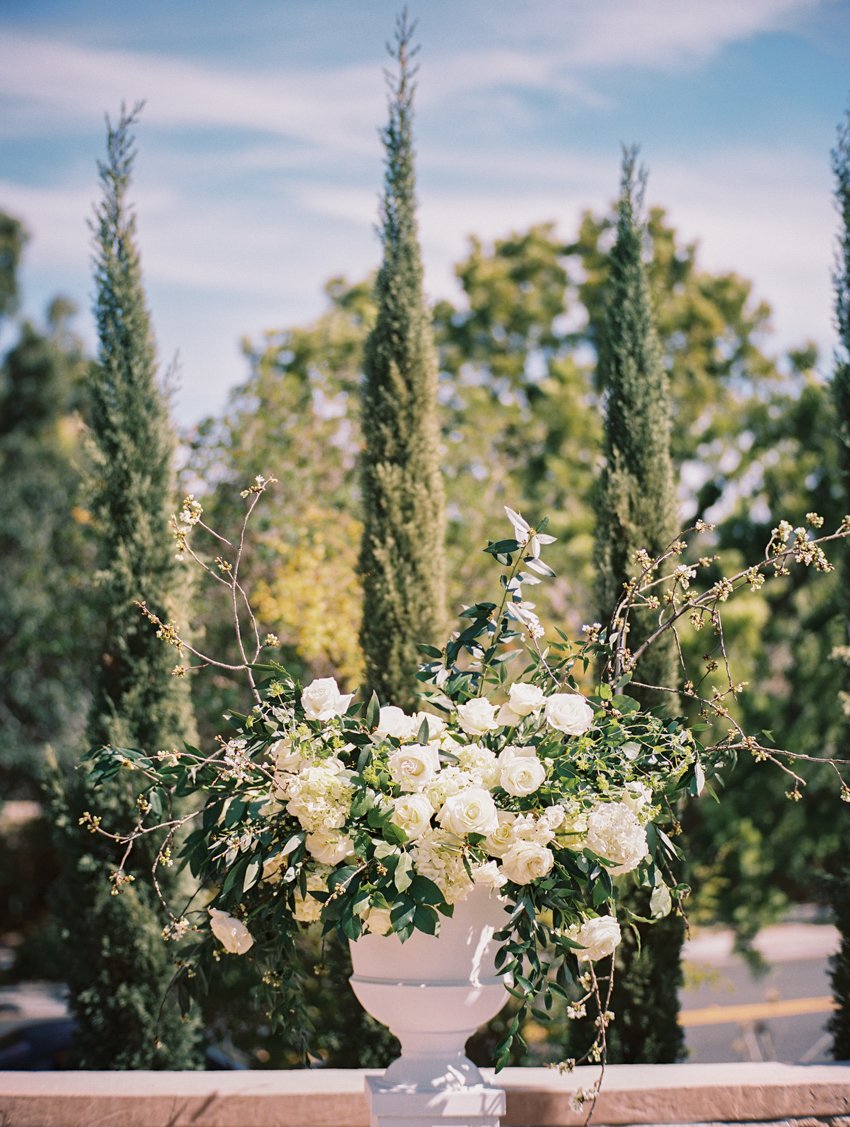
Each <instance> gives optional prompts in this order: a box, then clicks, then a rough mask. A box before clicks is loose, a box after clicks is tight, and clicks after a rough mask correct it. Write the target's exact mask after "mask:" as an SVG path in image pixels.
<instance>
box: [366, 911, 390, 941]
mask: <svg viewBox="0 0 850 1127" xmlns="http://www.w3.org/2000/svg"><path fill="white" fill-rule="evenodd" d="M363 924H364V926H365V928H366V930H367V931H368V932H370V933H371V934H372V935H389V933H390V932H391V931H392V929H393V924H392V920H391V919H390V910H389V908H370V909H369V911H368V912H367V913H366V915H365V916H364V917H363Z"/></svg>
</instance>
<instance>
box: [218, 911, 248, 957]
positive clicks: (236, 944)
mask: <svg viewBox="0 0 850 1127" xmlns="http://www.w3.org/2000/svg"><path fill="white" fill-rule="evenodd" d="M209 913H210V930H211V931H212V933H213V935H214V936H215V937H216V939H217V940H218V941H219V943H220V944H221V945H222V947H223V948H224V949H225V951H228V952H229V953H230V954H231V955H244V954H245V952H246V951H250V949H251V948H252V947H253V946H254V937H253V936H252V935H251V933H250V931H249V930H248V929H247V927H245V925H244V924H243V923H242V921H241V920H237V919H234V917H233V916H229V915H228V914H227V912H222V911H221V910H220V909H218V908H210V909H209Z"/></svg>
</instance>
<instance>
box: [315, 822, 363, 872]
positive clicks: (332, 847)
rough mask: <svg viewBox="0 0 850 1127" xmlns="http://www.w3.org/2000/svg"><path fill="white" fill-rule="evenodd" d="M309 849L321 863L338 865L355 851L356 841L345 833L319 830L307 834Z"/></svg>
mask: <svg viewBox="0 0 850 1127" xmlns="http://www.w3.org/2000/svg"><path fill="white" fill-rule="evenodd" d="M306 845H307V851H308V853H309V854H310V855H311V857H313V858H315V860H316V861H318V862H319V864H320V865H338V864H339V862H340V861H343V860H344V859H345V858H346V857H350V856H351V854H352V853H353V852H354V843H353V842H352V840H351V838H350V837H346V836H345V835H344V834H338V833H333V832H328V831H326V830H318V831H317V832H316V833H312V834H307V840H306Z"/></svg>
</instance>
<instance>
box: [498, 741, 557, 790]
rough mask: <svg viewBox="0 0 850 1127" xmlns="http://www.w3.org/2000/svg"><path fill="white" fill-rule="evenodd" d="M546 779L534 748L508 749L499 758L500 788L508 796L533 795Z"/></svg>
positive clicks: (543, 768)
mask: <svg viewBox="0 0 850 1127" xmlns="http://www.w3.org/2000/svg"><path fill="white" fill-rule="evenodd" d="M545 778H546V768H545V767H544V766H543V764H542V763H541V762H540V760H539V759H538V758H537V753H536V752H535V750H534V748H533V747H506V748H505V749H504V751H503V752H502V753H501V755H500V756H499V786H500V787H501V788H502V790H504V791H507V793H508V794H512V795H515V796H517V797H519V796H522V795H526V794H533V793H534V792H535V791H536V790H537V789H538V787H539V786H540V784H541V783H542V782H543V780H544V779H545Z"/></svg>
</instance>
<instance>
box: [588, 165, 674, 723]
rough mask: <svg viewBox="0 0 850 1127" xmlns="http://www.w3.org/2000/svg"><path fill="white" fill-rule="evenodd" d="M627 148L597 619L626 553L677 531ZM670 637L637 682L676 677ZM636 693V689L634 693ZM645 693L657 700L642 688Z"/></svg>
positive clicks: (662, 542)
mask: <svg viewBox="0 0 850 1127" xmlns="http://www.w3.org/2000/svg"><path fill="white" fill-rule="evenodd" d="M635 159H636V158H635V153H634V152H629V153H627V154H626V155H625V157H624V159H623V181H622V194H621V197H620V206H619V213H618V221H617V238H616V241H615V243H614V246H613V248H612V250H611V263H610V269H609V275H608V288H607V300H606V310H607V312H606V316H605V321H604V327H603V331H602V333H601V335H600V340H599V362H598V369H599V383H600V384H601V385H602V386H603V387H604V388H605V389H606V398H605V441H604V452H605V466H604V468H603V470H602V474H601V477H600V482H599V491H598V497H597V503H596V514H597V537H596V541H597V598H598V604H599V607H600V609H601V611H602V615H603V620H604V619H607V618H608V617H610V615H611V613H612V611H613V608H614V607H615V606H616V605H617V603H618V601H619V600H620V599H621V598H622V596H623V590H624V585H625V584H626V583H627V582H628V580H629V579H630V578H631V577H632V576H633V575H635V574H636V573H637V571H638V570H639V568H638V565H637V564H636V562H635V552H636V551H638V550H640V549H643V550H644V551H646V552H647V553H648V554H649V557H650V558H651V559H655V558H656V557H657V556H659V555H661V553H662V552H663V551H664V550H665V548H666V547H667V546H668V544H669V543H670V542H671V540H672V539H673V537H674V535H675V533H676V528H677V523H678V522H677V519H676V501H675V494H674V490H673V467H672V462H671V458H670V406H669V398H668V394H667V373H666V372H665V370H664V366H663V364H662V357H661V348H660V345H659V342H658V336H657V333H656V329H655V323H654V318H653V311H652V300H651V295H650V289H649V279H648V277H647V271H646V268H645V266H644V262H643V241H644V231H643V224H642V221H641V219H640V216H639V211H640V207H641V203H642V195H643V187H642V183H641V185H640V187H639V186H638V180H637V178H636V175H637V174H636V170H635ZM654 617H655V616H652V617H650V615H649V614H648V613H647V612H644V613H643V614H642V615H641V614H637V615H634V616H632V617H630V620H629V627H630V632H629V644H630V648H631V649H632V650H633V651H634V650H635V649H637V647H638V645H639V644H640V643H641V642H643V641H644V640H645V639H646V638H647V636H648V634H649V633H650V631H651V629H652V628H653V626H654ZM672 647H673V640H672V638H670V639H669V640H666V641H662V643H661V644H658V645H653V647H652V648H651V649H650V650H648V651H647V652H646V654H645V655H644V657H643V658H642V659H641V661H640V663H639V665H638V668H637V670H636V673H635V677H636V680H637V681H642V682H644V683H646V684H648V685H664V686H670V685H672V684H673V683H674V680H675V666H674V664H673V648H672ZM638 695H639V696H640V694H638ZM648 699H649V700H651V701H652V703H654V704H657V703H658V698H657V696H656V697H653V696H652V695H651V694H650V695H649V696H648Z"/></svg>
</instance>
